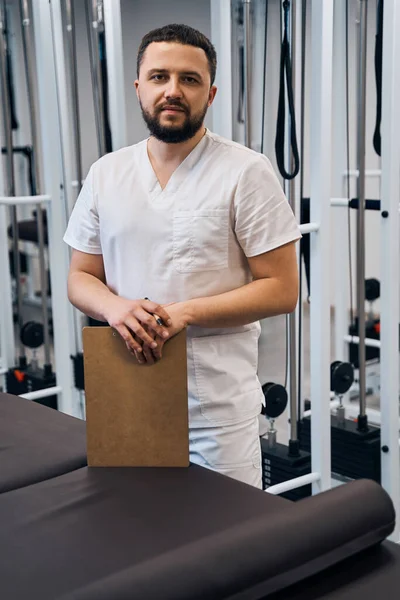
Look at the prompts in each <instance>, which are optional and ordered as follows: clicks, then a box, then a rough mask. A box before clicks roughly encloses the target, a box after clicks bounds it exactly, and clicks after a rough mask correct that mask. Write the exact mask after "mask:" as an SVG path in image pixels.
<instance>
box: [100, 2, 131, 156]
mask: <svg viewBox="0 0 400 600" xmlns="http://www.w3.org/2000/svg"><path fill="white" fill-rule="evenodd" d="M103 10H104V24H105V36H106V46H107V76H108V100H109V117H110V127H111V132H112V149H113V151H115V150H118V149H119V148H123V147H124V146H126V145H127V125H126V102H125V80H124V61H123V47H122V23H121V1H120V0H103Z"/></svg>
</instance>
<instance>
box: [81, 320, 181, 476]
mask: <svg viewBox="0 0 400 600" xmlns="http://www.w3.org/2000/svg"><path fill="white" fill-rule="evenodd" d="M83 357H84V374H85V402H86V432H87V458H88V465H89V466H91V467H128V466H129V467H187V466H189V427H188V392H187V361H186V331H185V330H183V331H182V332H180V333H179V334H178V335H176V336H174V337H173V338H171V339H170V340H168V341H167V342H166V343H165V345H164V348H163V356H162V359H161V360H160V361H159V362H157V363H155V364H154V365H144V366H142V365H139V364H138V363H137V361H136V359H135V357H134V356H132V355H131V354H130V353H129V352H128V350H127V348H126V346H125V342H124V341H123V339H122V338H121V337H120V335H119V334H118V333H117V332H116V331H115V330H114V329H112V328H111V327H84V329H83Z"/></svg>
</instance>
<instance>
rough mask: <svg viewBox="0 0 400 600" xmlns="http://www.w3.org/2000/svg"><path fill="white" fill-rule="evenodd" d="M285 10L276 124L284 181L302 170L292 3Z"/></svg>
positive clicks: (286, 1)
mask: <svg viewBox="0 0 400 600" xmlns="http://www.w3.org/2000/svg"><path fill="white" fill-rule="evenodd" d="M283 10H284V13H285V15H284V17H285V18H284V31H283V41H282V46H281V61H280V82H279V100H278V116H277V123H276V136H275V153H276V161H277V164H278V169H279V172H280V174H281V175H282V177H283V178H284V179H294V178H295V177H296V175H297V174H298V172H299V170H300V158H299V151H298V147H297V136H296V118H295V110H294V98H293V87H292V63H291V57H290V44H289V36H288V30H289V16H290V1H289V0H283ZM285 75H286V89H287V96H288V105H289V115H290V124H289V129H290V146H291V149H292V153H293V159H294V167H293V170H292V171H291V172H288V171H286V169H285V125H286V109H285Z"/></svg>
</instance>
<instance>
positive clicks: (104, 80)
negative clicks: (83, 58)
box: [99, 32, 112, 152]
mask: <svg viewBox="0 0 400 600" xmlns="http://www.w3.org/2000/svg"><path fill="white" fill-rule="evenodd" d="M99 55H100V70H101V82H100V85H101V86H102V88H103V106H104V115H103V117H104V124H103V125H104V136H105V144H106V152H112V135H111V127H110V118H109V107H108V73H107V49H106V36H105V33H104V32H100V33H99Z"/></svg>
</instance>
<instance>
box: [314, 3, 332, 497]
mask: <svg viewBox="0 0 400 600" xmlns="http://www.w3.org/2000/svg"><path fill="white" fill-rule="evenodd" d="M332 51H333V0H324V2H321V1H320V0H312V2H311V52H310V55H311V73H312V81H311V104H310V114H311V115H312V116H313V118H312V119H311V144H310V147H311V156H310V164H312V166H313V168H312V170H311V178H310V216H311V219H310V220H311V221H314V222H317V223H319V231H318V232H317V233H315V234H314V235H311V236H310V238H311V239H310V270H311V272H312V273H313V277H312V278H311V290H310V296H311V303H310V367H311V405H312V411H313V418H312V419H311V451H312V462H311V465H312V471H314V472H318V473H320V480H319V481H318V482H317V483H314V484H313V488H312V489H313V493H317V492H320V491H324V490H327V489H329V488H330V486H331V443H330V440H331V418H330V406H329V403H328V402H327V401H325V400H324V399H327V398H329V397H330V298H329V290H330V281H329V269H327V265H328V264H329V261H330V219H329V215H330V198H331V189H330V186H331V177H330V175H331V149H330V148H331V130H332V59H333V56H332Z"/></svg>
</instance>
